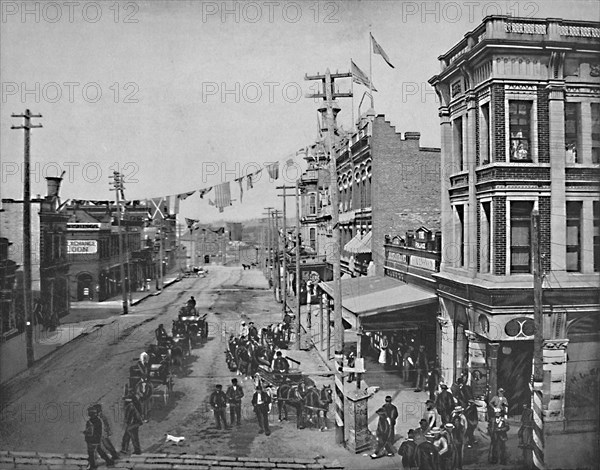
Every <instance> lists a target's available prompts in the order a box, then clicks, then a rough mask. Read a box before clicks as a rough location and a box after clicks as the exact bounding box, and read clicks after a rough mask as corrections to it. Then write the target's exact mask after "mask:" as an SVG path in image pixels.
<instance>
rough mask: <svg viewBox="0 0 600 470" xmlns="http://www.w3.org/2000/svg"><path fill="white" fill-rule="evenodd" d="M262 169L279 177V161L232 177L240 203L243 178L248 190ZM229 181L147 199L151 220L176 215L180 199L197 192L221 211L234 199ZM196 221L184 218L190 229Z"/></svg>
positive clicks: (290, 160)
mask: <svg viewBox="0 0 600 470" xmlns="http://www.w3.org/2000/svg"><path fill="white" fill-rule="evenodd" d="M307 152H308V148H302V149H300V150H298V151H297V152H296V156H298V155H301V154H306V153H307ZM285 164H286V166H291V165H293V164H294V159H293V158H289V159H288V160H287V161H286V163H285ZM264 169H266V170H267V173H268V175H269V177H270V178H271V179H272V180H277V179H279V173H280V172H279V162H274V163H269V164H267V165H265V167H264V168H260V169H258V170H257V171H254V172H252V173H248V174H247V175H244V176H241V177H239V178H235V179H234V181H235V182H236V183H238V187H239V201H240V203H242V201H243V196H244V179H245V180H246V185H245V186H246V191H249V190H250V189H253V188H254V183H255V182H256V181H257V180H258V177H259V175H260V174H261V173H262V171H263V170H264ZM230 183H231V182H230V181H225V182H223V183H220V184H218V185H214V186H209V187H207V188H202V189H194V190H192V191H186V192H183V193H179V194H173V195H170V196H162V197H157V198H150V199H147V206H148V207H149V210H150V214H151V218H152V219H153V220H157V219H158V220H160V219H166V218H169V217H172V216H174V215H177V214H178V213H179V203H180V201H185V200H186V199H187V198H188V197H190V196H193V195H194V194H196V193H198V195H199V196H200V199H204V197H205V196H207V195H210V197H208V198H207V199H208V204H209V205H210V206H213V207H215V208H217V209H218V210H219V212H223V211H224V209H225V208H226V207H229V206H232V205H233V201H234V199H232V198H231V184H230ZM197 222H198V221H196V220H194V219H187V218H186V223H187V225H188V228H189V229H190V230H193V229H194V225H195V223H197ZM197 228H198V227H196V229H197Z"/></svg>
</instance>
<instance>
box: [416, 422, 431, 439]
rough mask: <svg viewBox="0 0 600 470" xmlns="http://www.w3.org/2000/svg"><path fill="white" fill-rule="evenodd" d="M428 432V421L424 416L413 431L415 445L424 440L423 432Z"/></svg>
mask: <svg viewBox="0 0 600 470" xmlns="http://www.w3.org/2000/svg"><path fill="white" fill-rule="evenodd" d="M428 432H429V423H428V422H427V420H426V419H425V418H423V419H421V421H419V427H418V428H417V429H415V430H414V433H415V438H414V439H415V442H416V443H417V445H419V444H421V443H422V442H426V441H427V439H426V438H425V434H427V433H428Z"/></svg>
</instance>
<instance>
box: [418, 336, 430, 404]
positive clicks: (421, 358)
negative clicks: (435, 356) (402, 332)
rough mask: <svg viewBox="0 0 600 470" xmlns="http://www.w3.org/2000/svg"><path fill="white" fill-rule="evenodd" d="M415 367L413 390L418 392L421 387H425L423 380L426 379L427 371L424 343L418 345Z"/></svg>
mask: <svg viewBox="0 0 600 470" xmlns="http://www.w3.org/2000/svg"><path fill="white" fill-rule="evenodd" d="M415 367H416V368H417V383H416V384H415V392H420V391H421V390H422V389H423V388H425V380H426V379H427V372H428V364H427V353H426V352H425V345H423V344H422V345H421V346H419V352H418V353H417V360H416V362H415Z"/></svg>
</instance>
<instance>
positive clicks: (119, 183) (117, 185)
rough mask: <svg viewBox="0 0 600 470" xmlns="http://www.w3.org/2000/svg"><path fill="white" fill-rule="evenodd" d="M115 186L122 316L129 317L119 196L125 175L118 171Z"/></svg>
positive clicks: (115, 173) (114, 177)
mask: <svg viewBox="0 0 600 470" xmlns="http://www.w3.org/2000/svg"><path fill="white" fill-rule="evenodd" d="M112 177H113V179H114V181H113V186H114V189H111V191H114V192H115V196H116V200H117V233H118V235H117V236H118V238H119V267H120V271H121V293H122V294H123V313H122V315H127V313H128V311H127V289H126V288H125V261H124V257H123V255H124V252H123V234H122V231H121V201H120V197H119V195H120V194H122V192H123V190H124V189H125V188H124V187H123V175H122V174H121V173H119V172H118V171H113V176H112Z"/></svg>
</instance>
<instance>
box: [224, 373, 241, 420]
mask: <svg viewBox="0 0 600 470" xmlns="http://www.w3.org/2000/svg"><path fill="white" fill-rule="evenodd" d="M226 396H227V401H228V402H229V417H230V419H231V425H232V426H233V423H234V422H235V423H236V425H237V426H240V425H241V415H242V398H244V390H243V389H242V387H240V386H239V385H238V381H237V379H231V385H230V386H229V388H228V389H227V393H226Z"/></svg>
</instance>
